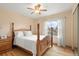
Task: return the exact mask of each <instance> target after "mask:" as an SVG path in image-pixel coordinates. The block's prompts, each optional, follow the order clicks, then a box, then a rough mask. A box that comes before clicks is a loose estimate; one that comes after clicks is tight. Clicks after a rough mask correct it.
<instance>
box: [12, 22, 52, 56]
mask: <svg viewBox="0 0 79 59" xmlns="http://www.w3.org/2000/svg"><path fill="white" fill-rule="evenodd" d="M16 31H31V26H30V29H16V30H15V29H14V23H12V44H13V45H16V46H19V47H22V48H24V49H25V50H28V51H31V52H32V53H33V55H37V56H40V55H43V53H44V52H45V51H46V50H47V49H48V48H49V47H50V46H51V47H52V46H53V43H52V42H53V33H52V28H51V35H40V25H39V24H37V35H32V36H29V37H24V36H23V38H22V37H19V38H18V39H16V38H15V32H16ZM26 38H27V39H26ZM14 42H16V43H15V44H14Z"/></svg>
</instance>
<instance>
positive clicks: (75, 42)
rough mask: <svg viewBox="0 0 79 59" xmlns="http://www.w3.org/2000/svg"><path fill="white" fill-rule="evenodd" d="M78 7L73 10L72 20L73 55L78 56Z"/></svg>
mask: <svg viewBox="0 0 79 59" xmlns="http://www.w3.org/2000/svg"><path fill="white" fill-rule="evenodd" d="M78 9H79V8H78V6H77V7H76V8H75V11H74V13H73V16H74V17H73V18H74V37H73V38H74V40H73V43H74V44H73V47H74V50H75V53H76V54H77V55H79V20H78V14H79V12H78Z"/></svg>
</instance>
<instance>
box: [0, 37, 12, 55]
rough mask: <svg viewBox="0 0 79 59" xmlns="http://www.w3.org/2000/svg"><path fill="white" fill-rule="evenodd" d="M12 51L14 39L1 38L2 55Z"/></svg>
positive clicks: (0, 51)
mask: <svg viewBox="0 0 79 59" xmlns="http://www.w3.org/2000/svg"><path fill="white" fill-rule="evenodd" d="M11 49H12V38H11V37H7V38H5V39H1V38H0V53H2V52H4V51H8V50H11Z"/></svg>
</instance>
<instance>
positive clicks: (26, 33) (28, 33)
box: [24, 31, 32, 36]
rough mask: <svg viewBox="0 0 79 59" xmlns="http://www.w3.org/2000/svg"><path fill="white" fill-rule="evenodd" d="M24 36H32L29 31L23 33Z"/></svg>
mask: <svg viewBox="0 0 79 59" xmlns="http://www.w3.org/2000/svg"><path fill="white" fill-rule="evenodd" d="M24 36H32V32H31V31H24Z"/></svg>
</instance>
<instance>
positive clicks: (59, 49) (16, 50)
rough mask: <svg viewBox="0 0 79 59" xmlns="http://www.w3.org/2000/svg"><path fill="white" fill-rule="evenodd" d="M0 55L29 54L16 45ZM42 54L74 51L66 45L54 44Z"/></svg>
mask: <svg viewBox="0 0 79 59" xmlns="http://www.w3.org/2000/svg"><path fill="white" fill-rule="evenodd" d="M0 56H31V54H29V53H27V52H25V51H23V50H22V49H20V48H18V47H16V48H14V49H12V50H11V51H8V52H5V53H2V54H0ZM44 56H74V53H73V51H72V50H71V49H70V48H68V47H66V48H62V47H58V46H56V45H54V46H53V47H52V48H50V49H48V50H47V51H46V53H44Z"/></svg>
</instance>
